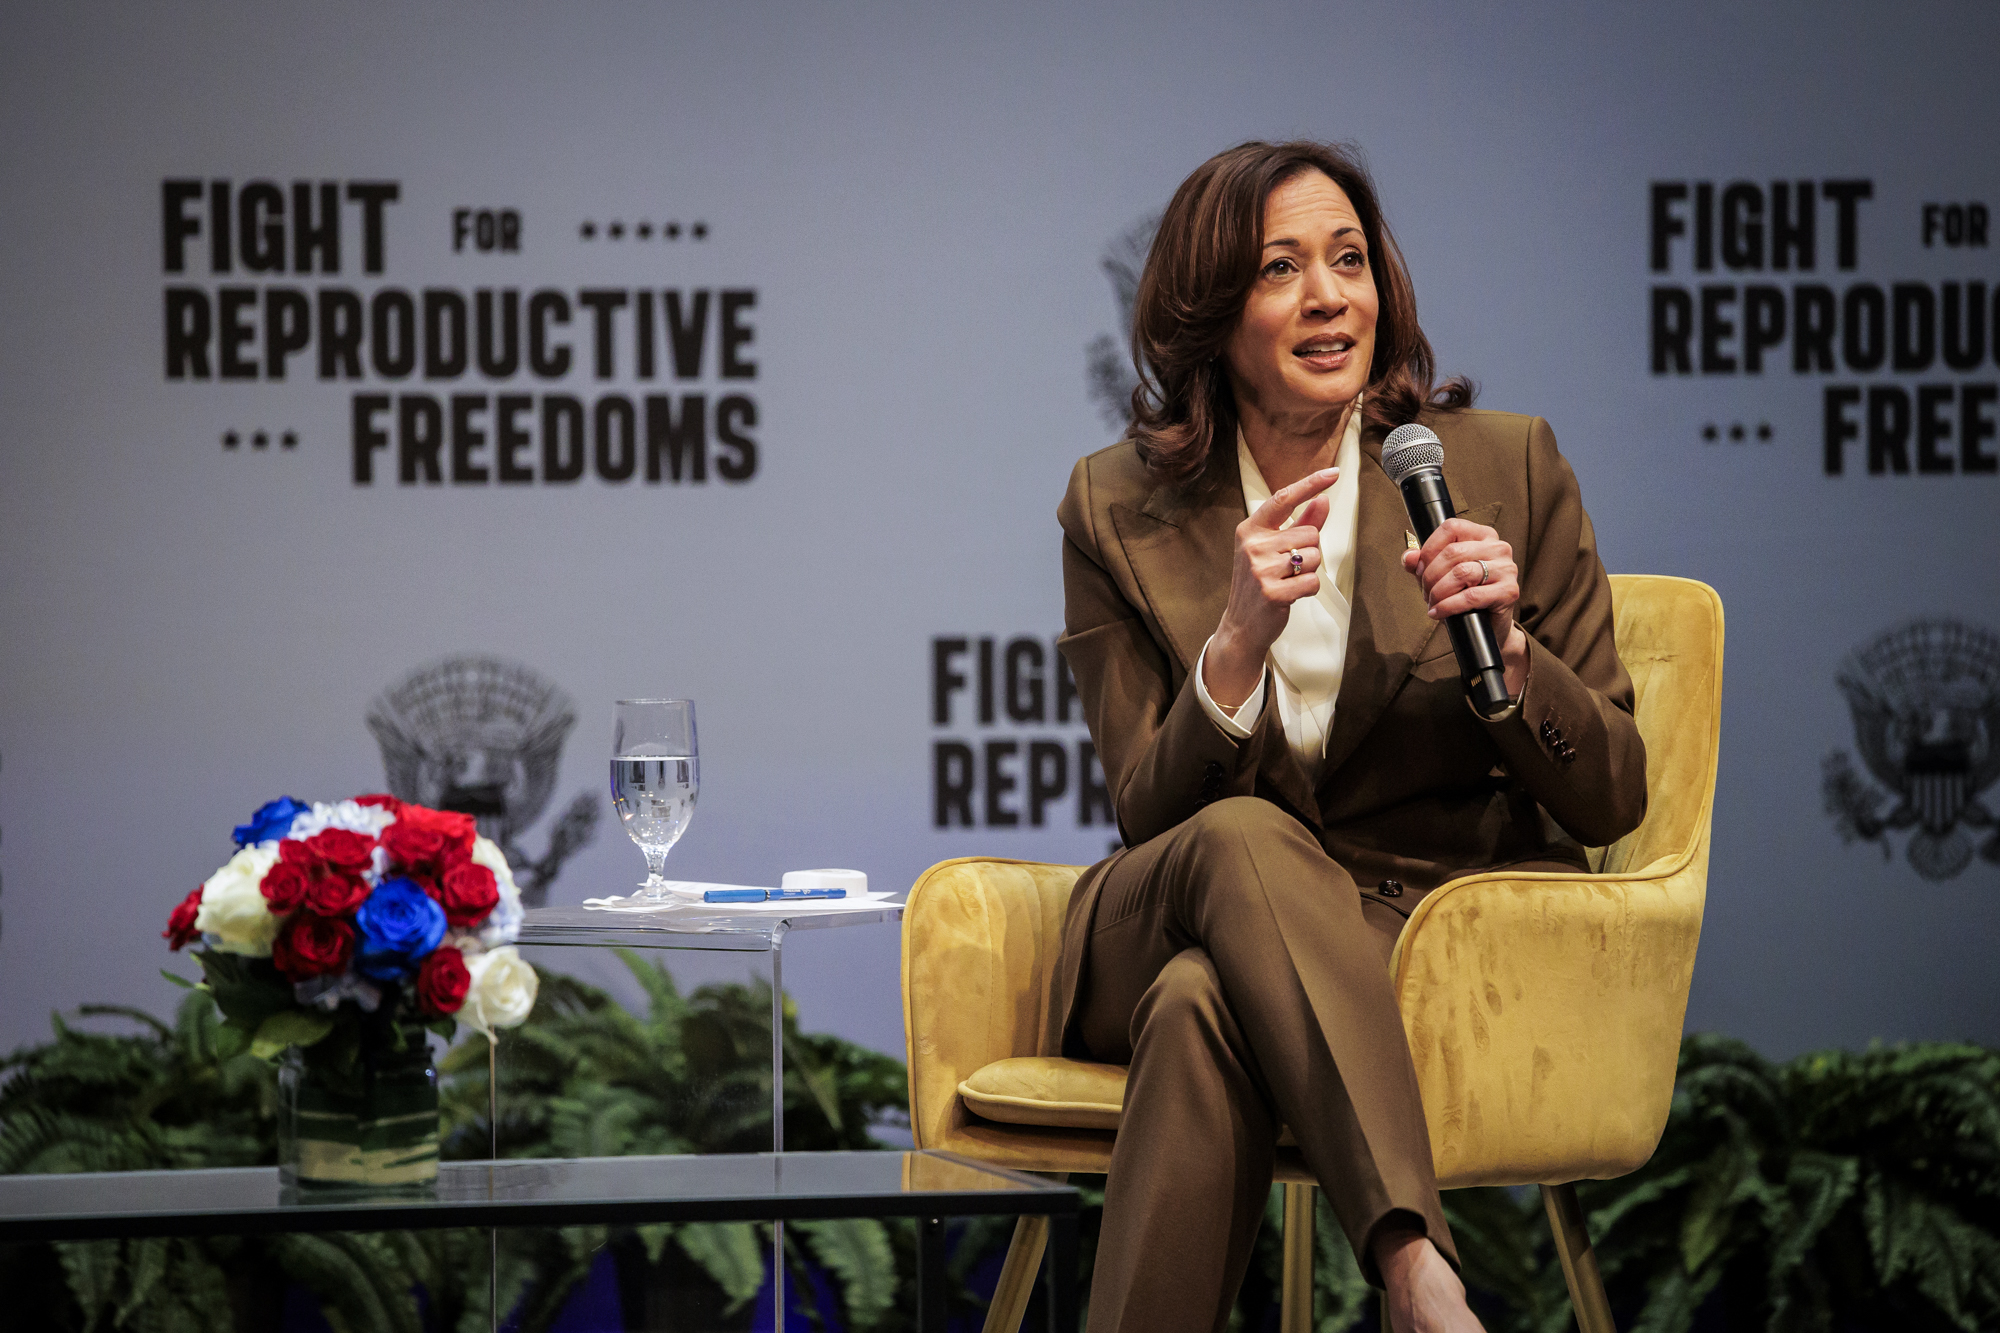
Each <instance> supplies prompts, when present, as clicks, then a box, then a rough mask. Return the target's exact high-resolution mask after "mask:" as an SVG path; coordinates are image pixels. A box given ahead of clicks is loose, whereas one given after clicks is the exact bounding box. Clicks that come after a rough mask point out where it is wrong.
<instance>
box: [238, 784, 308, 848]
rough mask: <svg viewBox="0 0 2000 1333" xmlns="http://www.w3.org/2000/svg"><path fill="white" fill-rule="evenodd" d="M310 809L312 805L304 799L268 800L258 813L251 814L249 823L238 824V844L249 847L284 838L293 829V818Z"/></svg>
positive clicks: (286, 797)
mask: <svg viewBox="0 0 2000 1333" xmlns="http://www.w3.org/2000/svg"><path fill="white" fill-rule="evenodd" d="M310 809H312V807H311V806H309V805H307V804H305V803H304V802H303V801H295V800H293V799H292V798H291V797H289V796H280V797H279V798H278V799H277V800H275V801H266V802H264V804H262V805H260V806H258V807H257V813H256V814H254V815H252V816H250V822H249V823H247V824H238V825H237V826H236V845H237V846H238V847H249V846H251V845H253V844H255V843H260V842H269V841H271V839H273V838H282V837H284V836H285V835H286V834H287V833H290V832H291V831H292V820H293V819H295V818H297V817H298V816H300V815H302V814H304V813H305V812H306V811H308V810H310Z"/></svg>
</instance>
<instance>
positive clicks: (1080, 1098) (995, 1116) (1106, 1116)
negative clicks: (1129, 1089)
mask: <svg viewBox="0 0 2000 1333" xmlns="http://www.w3.org/2000/svg"><path fill="white" fill-rule="evenodd" d="M958 1095H959V1096H961V1097H963V1098H964V1099H965V1105H966V1107H967V1108H968V1109H969V1110H971V1111H972V1113H973V1114H974V1115H978V1116H983V1117H985V1118H986V1119H988V1120H998V1121H1001V1122H1002V1123H1004V1124H1009V1125H1056V1126H1059V1127H1061V1128H1063V1129H1116V1128H1118V1118H1119V1117H1120V1116H1121V1115H1123V1114H1124V1111H1125V1066H1123V1065H1101V1064H1094V1063H1092V1062H1091V1061H1088V1060H1059V1059H1054V1058H1049V1057H1043V1056H1034V1055H1024V1056H1016V1057H1014V1058H1013V1059H1009V1060H995V1061H994V1062H993V1063H992V1064H990V1065H987V1066H986V1067H985V1068H984V1069H981V1070H979V1071H978V1072H977V1073H975V1074H974V1075H973V1076H972V1077H971V1078H968V1079H966V1080H965V1081H964V1082H962V1083H960V1084H959V1085H958Z"/></svg>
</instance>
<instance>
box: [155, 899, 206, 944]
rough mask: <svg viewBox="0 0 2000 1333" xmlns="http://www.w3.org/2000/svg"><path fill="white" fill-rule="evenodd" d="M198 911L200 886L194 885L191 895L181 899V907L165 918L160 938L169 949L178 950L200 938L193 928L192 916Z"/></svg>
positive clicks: (199, 908) (199, 934)
mask: <svg viewBox="0 0 2000 1333" xmlns="http://www.w3.org/2000/svg"><path fill="white" fill-rule="evenodd" d="M200 910H201V886H200V885H196V886H195V889H194V891H193V892H192V893H190V894H188V896H187V897H185V898H183V899H181V905H180V906H179V907H176V908H175V909H174V911H173V915H171V916H169V917H168V918H167V928H166V929H165V930H163V931H161V932H160V938H161V939H163V940H165V941H166V942H167V946H168V947H169V948H173V949H178V948H180V947H181V946H182V945H185V944H193V943H194V942H195V941H196V940H198V939H200V938H201V932H200V931H198V930H196V929H195V928H194V916H195V913H196V912H199V911H200Z"/></svg>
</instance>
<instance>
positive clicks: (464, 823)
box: [389, 805, 479, 854]
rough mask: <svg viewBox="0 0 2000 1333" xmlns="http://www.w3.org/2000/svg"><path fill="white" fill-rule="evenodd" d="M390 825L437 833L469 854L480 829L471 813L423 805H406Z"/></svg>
mask: <svg viewBox="0 0 2000 1333" xmlns="http://www.w3.org/2000/svg"><path fill="white" fill-rule="evenodd" d="M389 827H390V828H392V829H398V828H400V829H421V830H423V831H425V832H427V833H436V834H438V835H439V836H440V837H442V838H443V839H444V842H445V844H446V845H447V846H454V845H455V846H457V847H458V849H459V850H460V851H463V852H466V853H467V854H470V853H471V851H472V838H473V835H474V834H475V833H477V832H478V831H479V826H478V825H477V824H475V823H474V822H473V820H472V816H471V815H462V814H459V813H458V812H457V811H454V810H433V809H431V808H430V807H429V806H423V805H406V806H404V807H403V808H402V809H400V810H398V811H397V812H396V822H395V823H393V824H391V825H390V826H389Z"/></svg>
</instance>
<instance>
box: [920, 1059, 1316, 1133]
mask: <svg viewBox="0 0 2000 1333" xmlns="http://www.w3.org/2000/svg"><path fill="white" fill-rule="evenodd" d="M958 1095H959V1096H960V1097H963V1098H964V1099H965V1105H966V1108H967V1109H968V1110H970V1111H971V1112H972V1113H973V1114H974V1115H976V1116H981V1117H983V1118H985V1119H987V1120H998V1121H1000V1122H1002V1123H1003V1124H1009V1125H1050V1126H1054V1127H1056V1128H1058V1129H1117V1128H1118V1122H1119V1120H1120V1119H1122V1118H1123V1117H1124V1115H1125V1066H1124V1065H1101V1064H1095V1063H1093V1062H1091V1061H1089V1060H1060V1059H1056V1058H1053V1057H1050V1056H1039V1055H1021V1056H1015V1057H1014V1058H1012V1059H1009V1060H995V1061H994V1062H993V1063H992V1064H990V1065H987V1066H986V1067H985V1068H984V1069H982V1070H980V1071H979V1072H978V1073H976V1074H974V1075H973V1076H972V1077H971V1078H969V1079H966V1080H965V1081H964V1082H962V1083H960V1084H959V1085H958ZM1278 1146H1279V1147H1281V1148H1294V1147H1297V1146H1298V1140H1297V1139H1295V1138H1293V1137H1292V1131H1291V1130H1290V1129H1288V1128H1286V1127H1285V1126H1283V1125H1280V1126H1279V1127H1278Z"/></svg>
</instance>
